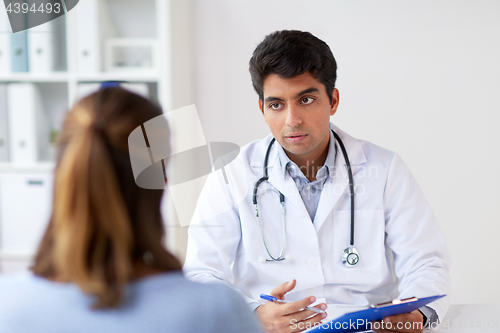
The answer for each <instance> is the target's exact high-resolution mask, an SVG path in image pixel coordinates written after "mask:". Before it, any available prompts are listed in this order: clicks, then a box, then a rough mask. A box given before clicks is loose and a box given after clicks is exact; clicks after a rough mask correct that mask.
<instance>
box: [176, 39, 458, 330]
mask: <svg viewBox="0 0 500 333" xmlns="http://www.w3.org/2000/svg"><path fill="white" fill-rule="evenodd" d="M336 70H337V64H336V61H335V59H334V57H333V55H332V52H331V50H330V48H329V47H328V45H327V44H326V43H324V42H323V41H322V40H320V39H318V38H316V37H315V36H313V35H312V34H310V33H308V32H301V31H277V32H274V33H272V34H270V35H268V36H266V37H265V39H264V40H263V41H262V42H261V43H260V44H259V45H258V46H257V48H256V49H255V51H254V53H253V57H252V58H251V60H250V73H251V77H252V83H253V86H254V88H255V90H256V92H257V94H258V95H259V107H260V110H261V112H262V115H263V117H264V121H265V122H266V124H267V125H268V126H269V129H270V130H271V133H272V135H269V136H267V137H265V138H264V139H262V140H257V141H254V142H251V143H250V144H248V145H246V146H244V147H243V148H242V149H241V151H240V154H239V156H238V157H237V158H236V159H235V160H234V161H233V162H231V163H229V164H228V165H226V166H225V168H224V170H218V171H216V172H214V173H212V174H211V175H210V176H209V178H208V180H207V182H206V184H205V187H204V189H203V191H202V193H201V195H200V198H199V200H198V204H197V208H196V211H195V217H194V220H193V223H192V224H191V226H190V229H189V240H188V250H187V258H186V262H185V265H184V271H185V273H186V276H187V277H188V278H189V279H191V280H194V281H199V282H203V283H224V284H227V285H229V286H231V287H233V288H235V289H236V290H238V291H239V292H240V293H241V294H242V295H243V296H244V297H245V298H246V299H247V301H248V303H249V306H251V307H252V308H253V309H255V311H256V313H257V315H258V317H259V318H260V320H261V322H262V325H263V328H264V329H265V330H266V331H267V332H294V331H301V330H303V329H304V328H306V327H310V326H311V325H314V323H318V322H319V321H320V320H322V319H323V318H324V314H323V315H322V314H316V313H315V312H312V311H310V310H304V308H305V307H306V306H309V305H311V304H313V303H314V304H316V305H315V307H317V308H320V309H323V310H324V309H327V304H328V306H335V307H349V306H359V307H361V306H366V305H368V304H374V303H381V302H386V301H388V300H391V299H394V298H401V299H402V298H407V297H412V296H416V297H425V296H434V295H438V294H449V291H450V278H449V266H450V258H449V255H448V251H447V249H446V246H445V241H444V237H443V234H442V232H441V230H440V228H439V226H438V223H437V221H436V219H435V217H434V214H433V213H432V211H431V208H430V206H429V204H428V202H427V200H426V199H425V197H424V194H423V193H422V191H421V189H420V188H419V186H418V184H417V182H416V181H415V178H414V177H413V175H412V174H411V173H410V171H409V170H408V168H407V167H406V165H405V164H404V162H403V161H402V159H401V157H399V155H397V154H396V153H394V152H391V151H389V150H386V149H384V148H381V147H379V146H376V145H374V144H372V143H370V142H367V141H363V140H358V139H355V138H353V137H352V136H350V135H349V134H347V133H345V132H344V131H342V130H341V129H339V128H338V127H336V126H335V125H333V124H331V123H330V122H329V121H330V117H331V116H333V115H334V114H335V113H336V111H337V108H338V105H339V91H338V89H336V88H335V80H336ZM334 132H335V133H336V134H337V135H338V138H339V139H340V140H339V139H337V138H336V137H335V135H334ZM273 138H274V139H275V141H274V142H273V143H271V141H272V140H273ZM342 145H343V146H344V147H345V150H346V154H345V155H346V156H347V158H348V160H349V162H350V169H351V171H352V176H353V185H354V186H353V190H354V207H353V208H354V226H353V227H354V228H352V226H351V195H350V184H349V172H348V168H347V165H348V164H347V161H346V159H345V156H344V153H343V151H342V150H343V149H342ZM266 155H268V158H267V163H266V161H265V159H266ZM265 163H266V164H267V167H266V168H265V169H266V171H267V176H268V178H264V179H263V180H262V181H261V182H260V183H259V186H258V188H257V191H256V193H255V195H254V186H255V184H256V183H257V182H258V181H259V179H261V178H262V177H263V176H265V175H266V174H265V170H264V164H265ZM242 189H243V190H242ZM242 191H243V195H241V192H242ZM281 194H282V195H283V196H281ZM254 196H255V197H256V201H257V205H256V207H257V209H258V211H256V207H255V205H254ZM353 229H354V230H353ZM352 233H353V234H352ZM352 236H354V239H353V241H354V242H353V243H352V240H351V238H352ZM345 251H348V252H345ZM347 254H349V255H350V256H349V259H348V260H347V261H346V260H345V258H346V255H347ZM343 259H344V260H343ZM261 293H268V294H271V295H273V296H275V297H277V298H278V299H285V298H286V299H287V300H290V301H294V302H292V303H288V304H280V303H276V302H265V303H264V302H261V300H260V299H259V295H260V294H261ZM285 294H286V297H285ZM222 301H223V300H222ZM447 308H448V298H447V297H445V298H442V299H441V300H438V301H436V302H434V303H431V304H430V305H429V306H425V307H422V308H420V309H419V310H416V311H413V312H411V313H406V314H401V315H396V316H392V317H387V318H385V319H384V321H385V322H386V323H387V325H386V326H385V327H384V326H379V327H381V329H379V330H378V331H379V332H384V331H402V332H422V330H423V328H424V327H426V326H427V327H428V326H429V325H430V324H431V323H434V322H436V321H438V320H440V319H442V318H443V316H444V315H445V312H446V310H447ZM311 316H312V317H311ZM389 322H390V323H391V325H390V327H389V326H388V324H389ZM405 324H406V325H405ZM408 324H411V325H408Z"/></svg>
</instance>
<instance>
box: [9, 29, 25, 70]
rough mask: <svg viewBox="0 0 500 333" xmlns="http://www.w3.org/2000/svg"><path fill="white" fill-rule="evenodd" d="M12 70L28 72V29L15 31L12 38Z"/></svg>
mask: <svg viewBox="0 0 500 333" xmlns="http://www.w3.org/2000/svg"><path fill="white" fill-rule="evenodd" d="M10 46H11V54H10V55H11V62H12V72H27V71H28V69H29V67H28V33H27V32H26V30H24V31H19V32H16V33H13V34H12V35H11V38H10Z"/></svg>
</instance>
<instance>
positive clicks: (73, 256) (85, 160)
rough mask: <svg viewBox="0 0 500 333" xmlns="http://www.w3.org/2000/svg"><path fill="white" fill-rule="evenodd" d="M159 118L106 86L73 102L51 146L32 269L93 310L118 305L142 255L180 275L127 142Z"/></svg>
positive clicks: (143, 103)
mask: <svg viewBox="0 0 500 333" xmlns="http://www.w3.org/2000/svg"><path fill="white" fill-rule="evenodd" d="M159 114H161V109H160V108H159V107H158V106H156V105H154V104H152V103H150V102H149V101H147V100H146V99H144V98H142V97H140V96H138V95H135V94H133V93H131V92H128V91H126V90H124V89H120V88H106V89H104V90H101V91H100V92H98V93H95V94H93V95H90V96H88V97H86V98H84V99H83V100H81V101H80V102H79V103H78V104H77V105H76V106H75V107H74V108H73V109H72V110H71V111H70V112H69V113H68V114H67V116H66V119H65V122H64V126H63V131H62V133H61V138H60V142H59V158H58V163H57V166H56V171H55V180H54V196H53V207H52V215H51V219H50V222H49V226H48V228H47V230H46V232H45V235H44V237H43V239H42V242H41V244H40V247H39V249H38V253H37V255H36V259H35V264H34V266H33V272H34V273H35V274H37V275H40V276H43V277H46V278H49V279H54V280H57V281H65V282H72V283H75V284H77V285H78V286H79V287H80V289H81V290H82V291H84V292H85V293H88V294H91V295H94V296H95V297H96V302H95V304H94V308H108V307H115V306H118V305H119V303H120V301H121V299H122V293H123V288H124V287H125V285H126V284H127V283H128V282H129V281H130V280H131V279H132V278H133V271H132V266H133V265H134V263H137V262H139V261H141V260H142V258H143V255H144V254H145V253H148V254H149V255H152V257H153V258H154V260H153V261H152V263H150V264H151V266H152V267H154V268H155V269H158V270H162V271H170V270H180V269H181V266H180V263H179V262H178V261H177V260H176V259H175V257H173V256H172V255H171V254H170V253H169V252H167V251H166V250H165V249H164V247H163V245H162V237H163V234H164V230H163V224H162V218H161V214H160V202H161V196H162V193H163V191H162V190H146V189H142V188H140V187H138V186H137V185H136V184H135V181H134V177H133V173H132V169H131V166H130V159H129V156H128V147H127V139H128V135H129V134H130V132H132V130H133V129H135V128H136V127H138V126H141V125H142V124H143V123H144V122H145V121H147V120H149V119H152V118H154V117H156V116H158V115H159Z"/></svg>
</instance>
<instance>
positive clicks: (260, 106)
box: [259, 98, 264, 115]
mask: <svg viewBox="0 0 500 333" xmlns="http://www.w3.org/2000/svg"><path fill="white" fill-rule="evenodd" d="M262 107H263V104H262V100H261V99H260V98H259V109H260V112H262V115H264V110H263V109H262Z"/></svg>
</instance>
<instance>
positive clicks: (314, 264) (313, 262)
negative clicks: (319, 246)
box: [307, 258, 316, 266]
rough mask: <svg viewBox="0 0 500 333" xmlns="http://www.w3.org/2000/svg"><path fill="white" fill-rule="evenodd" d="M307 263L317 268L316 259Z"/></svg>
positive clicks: (311, 259)
mask: <svg viewBox="0 0 500 333" xmlns="http://www.w3.org/2000/svg"><path fill="white" fill-rule="evenodd" d="M307 263H308V264H309V266H316V259H314V258H310V259H309V260H308V261H307Z"/></svg>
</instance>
